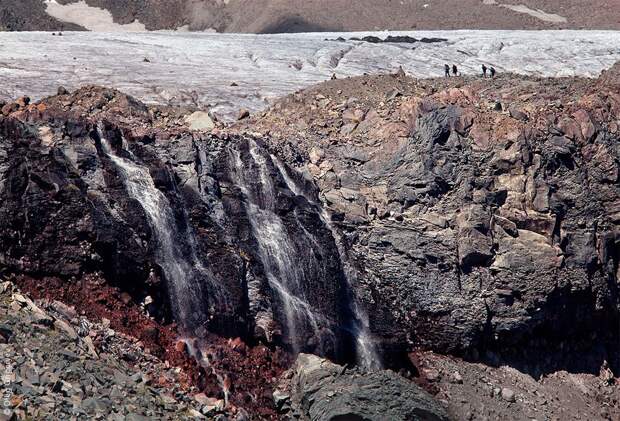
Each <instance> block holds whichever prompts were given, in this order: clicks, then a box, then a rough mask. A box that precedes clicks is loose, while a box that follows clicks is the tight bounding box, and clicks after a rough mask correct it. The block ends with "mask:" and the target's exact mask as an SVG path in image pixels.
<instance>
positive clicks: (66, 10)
mask: <svg viewBox="0 0 620 421" xmlns="http://www.w3.org/2000/svg"><path fill="white" fill-rule="evenodd" d="M44 3H45V5H46V9H45V11H46V13H47V14H48V15H50V16H52V17H54V18H56V19H58V20H59V21H61V22H67V23H74V24H77V25H80V26H82V27H84V28H86V29H88V30H89V31H94V32H145V31H146V27H145V26H144V24H142V23H140V21H138V20H135V21H133V22H132V23H129V24H127V25H120V24H118V23H115V22H114V19H113V17H112V14H111V13H110V12H109V11H108V10H106V9H99V8H98V7H92V6H89V5H88V4H86V2H85V1H84V0H80V1H79V2H77V3H69V4H59V3H58V2H57V1H56V0H45V1H44Z"/></svg>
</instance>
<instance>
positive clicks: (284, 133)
mask: <svg viewBox="0 0 620 421" xmlns="http://www.w3.org/2000/svg"><path fill="white" fill-rule="evenodd" d="M617 67H618V65H616V68H614V69H611V70H609V71H608V72H606V73H605V74H604V76H603V77H602V78H601V80H600V81H590V80H579V79H576V80H574V81H573V82H571V83H572V85H571V90H570V92H565V89H563V88H561V86H560V84H559V83H556V82H555V81H554V80H550V79H539V80H529V79H528V80H520V79H519V78H515V77H506V78H502V79H498V80H496V82H497V83H498V84H499V85H498V86H497V90H498V91H501V98H502V100H505V101H506V103H508V104H510V105H511V109H512V110H518V111H519V112H516V111H513V112H512V113H511V114H507V113H498V112H497V111H496V110H494V109H493V104H495V103H496V102H497V100H498V98H499V97H500V96H499V95H498V94H497V92H495V91H493V92H491V91H489V89H491V88H489V86H488V83H487V82H484V81H479V80H475V79H471V80H468V81H467V85H466V86H465V87H463V86H462V83H459V84H458V85H457V83H456V82H453V81H443V80H441V81H440V80H432V81H415V80H413V79H409V80H407V79H406V78H400V79H399V80H398V82H395V81H394V78H391V77H390V76H382V77H364V78H359V79H352V80H349V81H330V82H326V83H325V84H323V85H322V86H320V87H317V88H313V89H310V90H309V92H307V93H301V94H297V95H295V96H294V97H291V98H286V99H283V100H282V101H281V102H280V103H278V104H276V106H275V108H274V109H273V110H271V111H270V112H269V113H267V114H266V115H265V117H263V118H262V119H259V120H257V122H255V123H254V126H253V130H257V126H258V130H262V128H264V129H265V133H267V131H268V133H269V136H270V137H271V142H272V143H273V144H274V145H275V146H274V148H278V149H281V151H282V154H283V155H285V154H287V153H288V152H287V151H289V150H291V149H293V148H292V147H291V146H290V145H289V144H290V142H291V140H290V139H298V140H296V141H295V145H294V149H296V150H297V151H298V152H297V153H298V154H301V155H302V156H305V157H308V158H307V160H309V161H310V162H308V161H305V162H303V163H300V164H299V167H300V170H301V171H303V172H307V173H309V174H311V175H312V177H313V178H314V180H315V182H316V183H317V185H318V186H319V188H320V190H321V192H320V197H321V199H322V200H323V202H324V203H325V205H326V206H327V207H328V209H329V210H330V211H331V212H332V214H333V215H335V216H336V215H337V216H338V218H337V223H338V225H339V226H340V228H341V229H342V230H343V231H344V232H345V233H346V234H347V238H348V240H349V242H350V254H351V256H352V257H353V258H354V259H355V261H356V263H357V265H358V267H360V268H361V270H360V272H359V273H360V275H359V277H358V281H359V283H358V286H357V290H356V292H357V293H358V294H359V296H360V297H362V299H363V300H364V301H365V303H366V305H367V308H368V314H369V315H370V325H371V329H372V331H373V333H374V334H375V336H376V337H379V338H381V340H382V342H383V347H384V351H385V355H386V359H387V362H388V363H390V360H391V355H392V354H391V351H392V350H397V349H401V350H402V349H403V348H409V347H413V346H422V347H426V348H429V349H433V350H435V351H439V352H450V353H455V354H457V355H461V356H464V357H466V358H469V359H472V360H477V361H479V360H482V361H485V362H487V363H490V364H510V365H512V366H514V367H517V368H519V369H521V370H523V371H526V372H528V373H532V374H534V375H540V374H543V373H547V372H552V371H555V370H559V369H566V370H570V371H577V372H584V371H585V372H590V373H598V371H599V368H600V367H601V365H602V364H603V363H604V361H605V360H607V361H608V362H609V364H610V366H611V367H612V370H615V372H616V373H617V372H620V359H619V358H618V355H620V353H619V344H620V340H619V338H618V325H619V324H620V317H619V306H620V301H619V300H620V297H619V290H618V279H619V272H618V271H619V269H618V263H619V261H620V254H619V253H620V243H619V239H620V237H619V235H620V227H619V224H620V219H619V216H618V215H619V213H618V212H619V211H618V209H619V208H618V206H619V203H620V195H619V191H620V189H619V184H618V183H619V181H620V179H619V177H618V174H619V171H620V149H619V148H618V145H619V144H620V142H619V138H618V136H619V135H620V129H619V127H618V120H619V119H620V108H619V105H620V97H618V94H617V89H616V87H617V86H618V80H620V78H619V77H618V70H617ZM395 83H398V87H399V90H400V92H401V93H402V96H401V97H398V98H396V99H394V100H392V101H390V102H389V103H385V101H384V98H385V92H389V89H393V87H394V84H395ZM532 92H536V93H537V95H538V94H540V98H534V97H533V94H532ZM319 94H320V95H322V97H323V98H326V99H327V101H330V103H332V104H334V106H332V107H331V108H329V109H328V110H326V112H325V113H324V114H322V115H321V116H320V117H319V116H316V115H315V114H313V113H312V112H311V111H310V110H311V109H312V107H316V106H317V105H316V104H317V101H316V100H315V98H317V97H318V95H319ZM349 97H355V98H356V103H355V104H352V105H349V104H350V103H347V102H346V101H347V98H349ZM543 98H544V99H543ZM551 98H553V99H554V100H551ZM557 103H565V104H570V105H567V106H565V107H559V106H557V105H555V104H557ZM338 104H342V105H338ZM342 107H344V108H348V110H346V109H345V110H344V111H341V109H342ZM355 109H361V110H370V111H368V112H367V114H366V115H368V116H372V117H366V121H364V123H362V124H363V126H362V125H361V124H360V126H358V127H357V128H356V129H354V130H353V131H351V132H349V133H348V134H346V135H345V134H342V130H341V127H342V126H343V125H344V124H345V123H346V122H347V120H346V118H347V116H348V115H349V114H351V112H353V111H354V110H355ZM300 118H302V119H303V121H301V122H300V121H299V119H300ZM299 127H305V128H306V129H305V130H306V132H307V133H309V134H308V135H307V136H306V137H305V138H299V137H296V136H295V133H296V132H297V131H298V130H299ZM299 151H301V152H299ZM290 162H295V158H294V155H293V156H292V157H291V160H290ZM394 358H396V357H394ZM396 361H398V358H396Z"/></svg>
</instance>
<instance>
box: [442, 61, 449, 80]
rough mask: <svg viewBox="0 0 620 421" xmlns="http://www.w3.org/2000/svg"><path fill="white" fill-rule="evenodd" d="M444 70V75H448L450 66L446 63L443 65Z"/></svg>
mask: <svg viewBox="0 0 620 421" xmlns="http://www.w3.org/2000/svg"><path fill="white" fill-rule="evenodd" d="M443 69H444V72H445V77H450V66H448V65H447V64H446V65H444V66H443Z"/></svg>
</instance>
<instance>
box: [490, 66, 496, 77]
mask: <svg viewBox="0 0 620 421" xmlns="http://www.w3.org/2000/svg"><path fill="white" fill-rule="evenodd" d="M491 77H492V78H493V77H495V67H493V66H491Z"/></svg>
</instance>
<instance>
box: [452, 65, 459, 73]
mask: <svg viewBox="0 0 620 421" xmlns="http://www.w3.org/2000/svg"><path fill="white" fill-rule="evenodd" d="M452 74H453V75H454V76H457V75H458V74H459V69H457V68H456V64H453V65H452Z"/></svg>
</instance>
